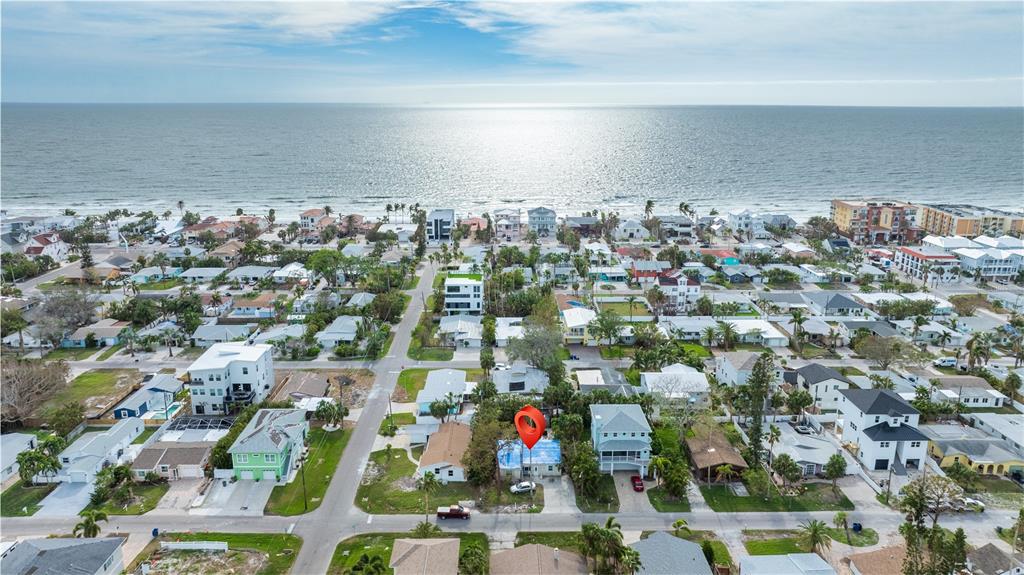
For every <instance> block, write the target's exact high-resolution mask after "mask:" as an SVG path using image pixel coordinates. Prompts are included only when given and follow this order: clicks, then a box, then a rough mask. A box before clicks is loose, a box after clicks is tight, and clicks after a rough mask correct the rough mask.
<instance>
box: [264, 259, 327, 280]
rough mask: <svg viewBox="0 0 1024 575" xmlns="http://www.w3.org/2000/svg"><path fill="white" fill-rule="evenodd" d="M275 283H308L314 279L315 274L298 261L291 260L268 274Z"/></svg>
mask: <svg viewBox="0 0 1024 575" xmlns="http://www.w3.org/2000/svg"><path fill="white" fill-rule="evenodd" d="M270 276H271V277H272V278H274V283H276V284H285V283H287V284H303V285H308V284H312V283H313V282H314V281H316V278H317V274H316V272H314V271H312V270H308V269H306V266H304V265H302V264H301V263H299V262H292V263H290V264H288V265H286V266H284V267H283V268H281V269H279V270H276V271H274V272H273V273H272V274H270Z"/></svg>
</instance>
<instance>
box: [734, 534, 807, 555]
mask: <svg viewBox="0 0 1024 575" xmlns="http://www.w3.org/2000/svg"><path fill="white" fill-rule="evenodd" d="M743 546H744V547H746V548H747V553H750V554H751V555H786V554H789V553H809V552H810V549H808V548H807V547H806V546H805V545H804V544H802V543H801V542H800V541H799V540H798V539H797V538H796V537H777V538H773V539H753V540H749V541H744V542H743Z"/></svg>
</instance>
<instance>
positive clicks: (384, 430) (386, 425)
mask: <svg viewBox="0 0 1024 575" xmlns="http://www.w3.org/2000/svg"><path fill="white" fill-rule="evenodd" d="M413 423H416V416H415V415H413V414H412V413H409V412H407V411H406V412H402V413H396V414H394V417H388V416H386V415H385V416H384V421H381V422H380V429H378V430H377V435H386V436H391V435H394V434H395V431H397V430H398V428H399V427H401V426H403V425H412V424H413Z"/></svg>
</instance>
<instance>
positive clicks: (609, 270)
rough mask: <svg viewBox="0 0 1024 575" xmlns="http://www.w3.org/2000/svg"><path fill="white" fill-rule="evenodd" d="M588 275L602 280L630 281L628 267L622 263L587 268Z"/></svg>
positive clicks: (593, 278) (596, 279) (595, 279)
mask: <svg viewBox="0 0 1024 575" xmlns="http://www.w3.org/2000/svg"><path fill="white" fill-rule="evenodd" d="M587 277H589V278H590V279H592V280H594V281H601V282H626V281H629V274H628V273H627V272H626V268H624V267H622V266H621V265H617V264H616V265H612V266H594V267H591V268H590V269H588V270H587Z"/></svg>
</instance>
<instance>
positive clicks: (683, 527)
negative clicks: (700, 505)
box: [672, 519, 690, 537]
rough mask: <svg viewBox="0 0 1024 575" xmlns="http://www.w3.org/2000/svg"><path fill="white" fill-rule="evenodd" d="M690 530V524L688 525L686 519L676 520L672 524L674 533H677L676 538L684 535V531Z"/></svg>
mask: <svg viewBox="0 0 1024 575" xmlns="http://www.w3.org/2000/svg"><path fill="white" fill-rule="evenodd" d="M689 530H690V524H689V523H687V522H686V520H685V519H676V520H675V521H673V522H672V531H673V532H674V533H675V536H676V537H679V535H680V534H682V533H683V532H684V531H689Z"/></svg>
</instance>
